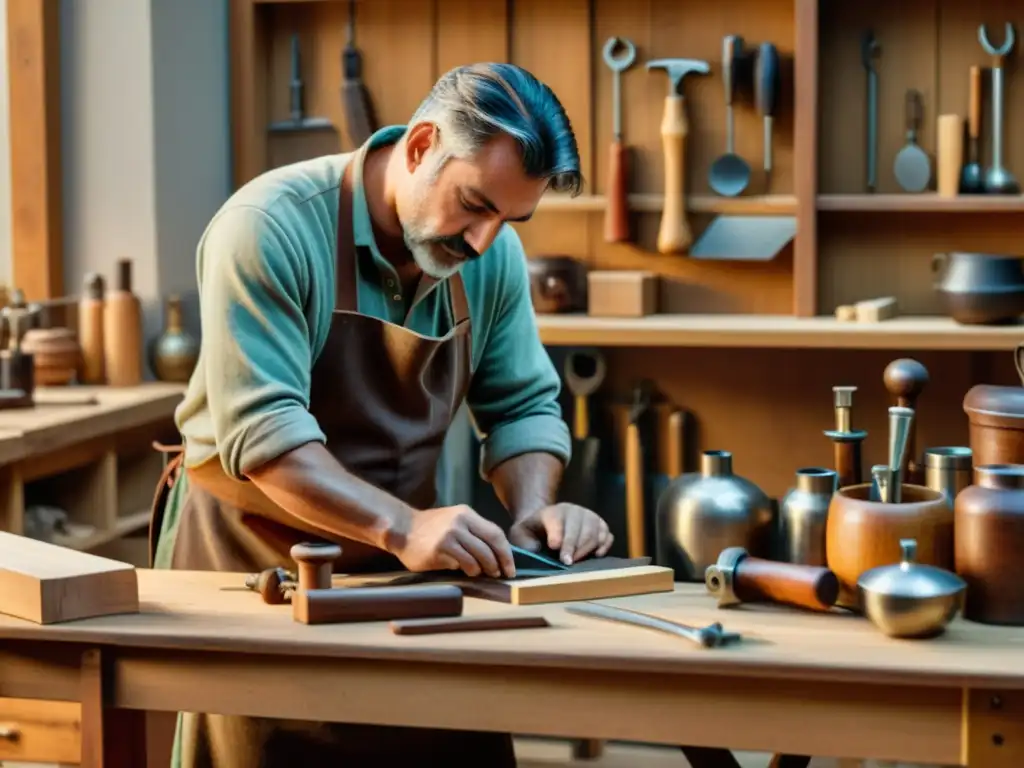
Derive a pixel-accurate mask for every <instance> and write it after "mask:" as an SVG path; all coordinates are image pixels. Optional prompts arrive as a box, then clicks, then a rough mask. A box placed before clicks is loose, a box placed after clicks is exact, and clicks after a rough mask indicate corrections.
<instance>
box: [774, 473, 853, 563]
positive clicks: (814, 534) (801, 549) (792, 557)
mask: <svg viewBox="0 0 1024 768" xmlns="http://www.w3.org/2000/svg"><path fill="white" fill-rule="evenodd" d="M838 482H839V475H838V473H837V472H836V471H835V470H834V469H826V468H824V467H805V468H803V469H798V470H797V471H796V486H795V487H793V488H790V490H789V492H788V493H787V494H786V495H785V496H784V497H783V498H782V502H781V503H780V504H779V548H780V553H779V554H780V557H779V559H780V560H783V561H785V562H787V563H799V564H801V565H820V566H824V565H825V564H826V559H825V528H826V525H825V524H826V523H827V521H828V505H829V503H830V502H831V501H832V494H833V493H835V491H836V488H837V487H838Z"/></svg>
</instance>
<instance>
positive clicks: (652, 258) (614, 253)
mask: <svg viewBox="0 0 1024 768" xmlns="http://www.w3.org/2000/svg"><path fill="white" fill-rule="evenodd" d="M801 5H802V3H801V2H799V1H795V0H725V1H724V2H704V3H697V2H693V3H685V4H681V3H679V2H678V1H677V0H644V1H638V0H557V2H555V1H553V0H514V2H509V1H508V0H431V2H423V1H422V0H374V1H373V2H359V3H357V8H358V10H357V14H356V25H355V26H356V45H357V47H358V48H359V50H360V51H361V52H362V56H363V75H364V77H363V79H364V82H365V84H366V86H367V88H368V91H369V93H370V96H371V98H372V100H373V103H374V106H375V108H376V112H377V116H378V122H379V123H380V124H391V123H404V122H406V121H407V120H408V118H409V116H410V115H411V113H412V111H413V110H414V109H415V107H416V106H417V105H418V104H419V102H420V100H421V99H422V98H423V97H424V96H425V95H426V93H427V91H428V89H429V88H430V86H431V85H432V84H433V82H434V81H435V79H436V78H437V76H439V75H440V74H441V73H443V72H444V71H446V70H448V69H449V68H450V67H452V66H455V65H458V64H465V63H472V62H476V61H484V60H492V61H512V62H514V63H517V64H521V65H523V66H524V67H526V68H528V69H530V70H531V71H532V72H534V73H535V74H536V75H537V76H538V77H540V78H541V79H542V80H544V81H546V82H548V83H549V84H550V85H551V86H552V87H553V88H554V90H555V91H556V93H557V94H558V95H559V97H560V99H561V100H562V101H563V103H564V105H565V107H566V109H567V111H568V113H569V116H570V118H571V119H572V122H573V126H574V128H575V130H576V134H577V138H578V141H579V146H580V151H581V155H582V159H583V164H584V172H585V175H586V177H587V180H588V184H587V189H586V191H585V195H586V196H587V197H585V198H584V199H583V200H582V201H578V204H573V203H572V201H564V200H561V201H557V200H556V201H552V200H545V201H544V202H543V203H542V207H541V209H540V211H539V212H538V214H537V215H536V216H535V217H534V219H533V220H532V221H531V222H530V223H529V224H524V225H517V230H518V231H519V232H520V234H521V236H522V238H523V241H524V244H525V245H526V249H527V252H528V255H529V256H530V257H536V256H541V255H552V254H564V255H568V256H571V257H573V258H575V259H577V260H580V261H583V262H585V263H586V264H587V265H588V266H589V267H591V268H598V269H642V270H648V271H651V272H654V273H656V274H658V275H659V276H660V277H661V285H662V289H661V306H660V311H661V312H665V313H707V314H775V315H790V314H792V313H793V312H794V305H795V303H796V302H795V301H794V286H795V285H796V284H797V280H796V278H795V275H794V253H793V248H792V247H787V248H785V249H784V250H783V251H782V252H781V253H780V254H779V255H778V256H777V257H776V258H774V259H772V260H770V261H766V262H760V263H758V262H737V261H719V262H708V261H699V260H694V259H690V258H687V257H686V256H677V255H663V254H659V253H657V251H656V247H655V238H656V235H657V229H658V224H659V217H660V207H659V206H660V196H661V194H662V192H663V188H664V181H663V172H664V167H663V161H662V144H661V137H660V135H659V127H660V122H661V116H662V110H663V100H664V98H665V95H666V92H667V89H668V88H667V86H668V83H667V78H666V76H665V74H664V73H661V72H648V71H647V70H646V68H645V67H644V66H643V64H644V62H646V61H648V60H650V59H654V58H659V57H686V58H695V59H703V60H706V61H708V62H710V63H711V64H712V73H711V75H710V76H698V75H693V76H690V77H689V78H688V79H687V80H686V82H685V85H684V87H683V90H684V92H685V96H686V103H687V114H688V118H689V131H690V132H689V137H688V140H687V164H686V194H687V196H688V198H689V209H690V222H691V225H692V227H693V229H694V233H695V235H699V233H700V232H701V231H702V229H703V228H704V227H705V226H706V225H707V224H708V223H709V222H710V220H711V219H712V218H713V214H716V213H722V212H723V211H724V210H725V208H724V206H727V205H733V204H735V208H736V210H741V212H745V213H752V214H755V213H764V212H767V211H770V210H771V209H778V208H780V207H781V208H784V209H787V210H794V211H795V210H796V209H797V208H798V206H802V205H804V203H803V202H800V201H798V200H797V199H796V197H795V196H796V195H797V194H798V190H799V188H800V186H801V184H802V183H803V179H804V177H802V176H800V175H799V173H798V171H797V168H798V167H800V166H799V163H798V161H797V158H798V155H800V152H801V147H799V146H797V145H796V142H795V141H794V134H795V133H796V132H797V126H796V120H795V116H794V105H795V103H796V102H797V101H799V100H800V99H798V95H797V93H796V86H795V73H794V63H793V61H794V53H795V50H796V48H797V34H798V27H799V25H798V20H797V18H796V12H797V9H798V8H799V7H800V6H801ZM348 6H349V3H347V2H284V1H281V0H278V2H266V1H264V0H259V1H258V2H255V1H254V0H232V3H231V9H232V19H231V28H232V41H233V43H232V54H231V55H232V68H233V71H234V72H235V73H237V74H236V77H235V80H234V89H233V93H232V114H233V118H232V130H233V142H234V148H233V149H234V157H235V176H234V183H235V184H236V185H240V184H242V183H244V182H245V181H247V180H248V179H251V178H253V177H254V176H256V175H257V174H259V173H260V172H262V171H264V170H266V169H267V168H270V167H273V166H274V165H277V164H280V163H282V162H287V161H288V160H290V159H297V157H301V156H312V155H315V154H320V153H324V152H336V151H346V150H349V149H352V148H353V145H352V142H351V141H350V140H349V138H348V136H347V126H346V121H345V114H344V108H343V102H342V99H341V97H340V93H341V87H342V73H341V51H342V49H343V48H344V46H345V41H346V22H347V21H348ZM820 17H821V21H820V40H819V42H818V46H817V56H818V59H819V71H818V77H819V82H818V90H817V94H816V95H815V94H810V95H809V94H807V93H804V94H803V95H802V96H801V98H803V99H804V101H803V103H805V104H811V105H812V106H813V105H814V104H815V101H816V102H817V109H816V111H817V119H818V121H819V125H820V127H819V134H818V153H817V165H816V168H815V171H814V172H815V173H816V175H817V184H818V185H819V187H820V189H819V192H820V193H821V195H822V196H821V197H820V198H818V199H817V200H815V199H811V200H810V201H809V203H808V204H809V205H810V208H809V213H808V214H807V215H809V217H810V220H811V221H812V222H816V224H817V246H816V253H815V255H816V265H817V272H816V277H815V278H814V282H813V284H812V285H813V288H814V290H812V293H816V295H815V296H814V298H815V299H816V311H817V312H818V313H819V314H823V315H827V314H831V313H832V312H833V311H834V310H835V308H836V307H837V306H838V305H840V304H846V303H850V302H851V301H856V300H861V299H865V298H870V297H875V296H884V295H895V296H896V297H897V298H898V300H899V304H900V308H901V311H903V312H905V313H908V314H926V315H927V314H937V313H938V312H939V307H938V306H937V303H936V299H935V297H934V290H933V277H932V274H931V271H930V270H931V259H932V254H933V253H935V252H937V251H945V250H952V249H957V248H959V249H965V250H980V251H986V250H991V251H994V252H1000V251H1002V252H1018V253H1019V252H1021V239H1020V235H1019V232H1020V226H1021V223H1022V221H1024V209H1022V208H1020V207H1018V208H1016V209H1013V208H1012V207H1009V206H1008V207H1007V209H1006V210H1005V211H993V210H990V211H986V212H984V213H971V212H967V211H958V212H956V213H955V214H951V213H949V211H948V210H945V209H943V208H941V207H939V206H930V207H929V206H924V205H922V206H920V209H919V210H910V209H908V212H907V213H901V214H899V215H895V214H893V213H892V212H889V211H880V210H879V209H878V206H877V205H876V207H875V210H857V209H856V207H855V206H852V204H851V202H850V200H851V196H852V195H854V193H858V194H859V193H862V192H864V191H865V190H864V187H863V169H864V162H865V154H864V153H865V149H864V145H865V137H864V122H865V106H864V105H865V103H866V98H865V72H864V69H863V67H862V64H861V57H860V49H859V46H860V41H861V36H862V33H863V32H864V31H865V29H867V28H869V27H870V28H872V29H874V31H875V34H876V37H877V38H878V39H879V41H880V42H881V45H882V53H881V56H880V59H879V62H878V70H879V76H880V83H881V87H880V116H881V121H880V135H879V179H880V192H886V191H893V190H894V184H895V182H894V180H893V175H892V174H893V172H892V164H893V156H894V155H895V153H896V152H897V150H898V149H899V147H901V146H902V145H903V144H904V142H905V133H904V130H903V125H902V116H903V111H902V110H903V99H904V92H905V90H906V88H908V87H914V88H917V89H919V90H920V91H921V92H922V93H923V95H924V106H925V119H924V126H925V128H924V130H923V131H922V133H921V136H920V142H921V145H922V147H923V148H924V149H925V151H926V152H928V153H929V154H930V155H932V162H933V163H934V152H935V130H934V122H935V117H936V115H937V113H939V112H947V111H948V112H957V113H959V114H961V115H965V114H966V108H967V105H966V87H967V76H968V67H969V66H970V65H971V64H979V65H982V66H988V65H989V64H990V61H989V57H987V56H986V55H985V53H984V51H983V50H982V49H981V48H980V47H979V45H978V38H977V26H978V24H979V23H981V22H987V23H988V24H991V25H994V26H993V29H995V28H996V26H995V25H998V28H999V29H1000V31H1001V26H1002V24H1003V23H1004V22H1005V21H1013V22H1015V23H1016V24H1017V25H1018V28H1022V27H1024V9H1022V7H1021V6H1020V5H1019V3H1018V4H1014V3H1013V2H1012V0H978V1H977V2H972V3H964V2H958V1H957V0H907V2H901V3H894V2H892V1H891V0H889V1H888V2H885V1H884V0H865V2H862V3H856V4H850V3H846V4H837V3H826V2H822V3H820ZM725 34H736V35H740V36H742V37H743V38H744V39H745V41H746V43H747V45H748V46H755V45H757V44H758V43H760V42H763V41H770V42H772V43H774V44H775V46H776V47H777V48H778V50H779V53H780V56H781V63H782V83H783V88H782V92H781V94H780V103H779V108H778V112H777V116H776V119H775V121H774V129H773V143H774V172H773V174H772V176H771V179H770V181H768V182H766V179H765V175H764V174H763V172H762V170H761V167H762V140H763V139H762V137H763V130H762V119H761V116H760V115H759V114H758V113H757V111H756V110H755V109H754V106H753V104H752V103H751V98H750V93H749V91H741V92H740V94H739V96H738V100H737V105H736V113H735V120H736V123H735V138H736V151H737V152H738V153H739V154H740V155H742V156H743V157H744V158H745V159H746V160H747V161H748V163H749V164H750V166H751V168H752V178H751V183H750V187H749V189H748V193H747V194H745V195H744V196H743V197H742V198H737V199H736V200H735V201H732V202H730V201H728V200H726V201H724V202H723V200H722V198H719V197H717V196H713V195H712V194H711V190H710V188H709V184H708V171H709V168H710V165H711V163H712V162H713V160H714V159H715V158H716V157H717V156H718V155H720V154H721V153H722V152H723V151H724V149H725V105H724V100H723V96H722V83H721V78H720V76H719V75H718V74H717V73H716V71H715V68H716V67H717V66H718V64H719V63H720V61H721V45H722V36H723V35H725ZM293 35H298V39H299V41H300V50H301V75H302V79H303V81H304V88H305V111H306V114H307V115H308V116H320V117H324V118H326V119H327V121H328V122H330V123H331V124H333V126H334V127H335V129H336V130H334V131H318V132H315V133H308V134H307V135H305V136H295V135H285V134H275V133H273V132H270V131H268V125H269V124H270V123H271V122H272V121H274V120H282V119H285V118H287V116H288V108H289V107H288V95H289V91H288V84H289V81H290V78H291V70H290V51H291V39H292V36H293ZM613 35H619V36H625V37H628V38H630V39H631V40H632V41H633V42H634V43H635V44H636V45H637V48H638V57H637V63H636V65H634V67H632V68H631V69H630V70H628V71H627V72H625V73H624V75H623V80H622V100H623V127H624V141H625V143H626V144H627V145H629V146H630V147H631V148H632V174H631V179H630V184H629V188H630V192H631V193H632V194H633V195H634V196H637V197H638V198H639V199H640V204H639V205H636V206H634V208H635V210H636V213H635V230H636V231H635V238H634V242H633V243H629V244H621V243H607V242H605V238H604V234H603V227H604V220H603V219H604V217H603V206H602V205H601V204H600V203H599V202H595V198H593V197H590V196H595V195H603V194H605V193H606V192H607V180H608V160H607V158H608V147H609V144H610V142H611V138H612V137H611V132H612V130H611V129H612V114H611V77H612V75H611V72H610V71H609V69H608V68H607V67H606V66H605V64H604V62H603V61H602V59H601V49H602V47H603V45H604V41H605V40H606V39H607V38H609V37H611V36H613ZM1017 80H1020V78H1015V77H1014V74H1013V73H1012V72H1011V73H1009V74H1008V79H1007V84H1008V94H1007V96H1008V102H1007V109H1006V136H1007V137H1013V136H1015V135H1020V134H1021V132H1022V131H1024V98H1021V89H1022V88H1024V83H1022V82H1016V81H1017ZM812 90H813V89H812ZM987 119H988V118H987V112H986V116H985V118H984V119H983V124H984V123H986V122H987ZM1011 141H1012V139H1011ZM984 143H986V142H983V144H984ZM986 151H988V150H986ZM1006 160H1007V163H1008V164H1009V165H1010V167H1011V168H1012V169H1013V170H1014V172H1015V173H1016V174H1017V175H1018V177H1019V178H1021V177H1024V151H1022V150H1021V149H1020V148H1016V149H1014V148H1013V147H1011V146H1008V147H1007V150H1006ZM812 198H813V193H812ZM730 210H731V209H730ZM734 212H735V211H734ZM799 215H804V214H803V213H801V214H799ZM799 236H800V235H799V234H798V237H799ZM811 237H812V239H813V237H814V236H813V234H812V236H811ZM604 353H605V356H606V358H607V361H608V369H609V375H608V379H607V381H606V383H605V385H604V386H603V387H602V389H601V391H600V393H599V395H598V397H597V398H596V402H595V405H594V408H595V410H596V411H597V415H596V416H595V418H594V421H595V424H597V425H598V426H599V427H600V428H601V432H602V435H603V437H604V438H605V439H607V440H610V441H612V442H613V443H614V444H615V445H616V446H618V445H621V432H622V422H623V419H624V415H625V408H626V406H625V403H626V402H627V401H628V396H629V390H630V388H631V387H632V386H633V385H634V384H635V383H636V381H637V380H639V379H641V378H650V379H652V380H653V381H654V383H655V385H656V387H657V390H658V392H659V395H660V399H661V401H662V403H663V404H662V406H659V409H658V410H659V412H660V413H661V423H660V428H658V429H657V431H656V432H652V433H651V434H649V435H647V436H646V438H645V441H646V442H648V443H649V444H650V445H653V446H656V447H658V450H657V451H656V453H657V454H658V456H657V457H656V464H658V465H660V464H662V457H663V456H664V453H665V451H663V450H660V448H661V446H662V445H663V443H664V442H665V429H664V416H665V413H667V411H668V409H669V408H670V407H680V408H685V409H687V410H689V411H691V412H692V413H693V416H694V424H695V429H694V431H693V432H692V434H691V436H690V440H691V450H690V456H691V462H690V468H694V465H693V458H694V457H695V455H696V452H697V451H698V450H700V449H725V450H731V451H733V452H734V454H735V456H736V470H737V472H739V473H740V474H743V475H745V476H747V477H749V478H750V479H751V480H753V481H755V482H757V483H759V484H760V485H762V487H764V489H765V490H766V491H767V492H768V493H770V494H773V495H776V496H778V495H781V494H782V493H783V492H784V491H785V490H786V488H787V487H788V485H790V484H791V482H792V478H793V473H794V471H795V470H796V469H797V468H798V467H801V466H813V465H822V464H825V465H828V464H830V463H831V461H832V455H831V445H830V443H829V441H828V440H827V439H826V438H825V437H824V436H823V435H822V430H824V429H827V428H829V427H830V425H831V423H832V411H831V405H832V392H831V387H832V386H833V385H836V384H853V385H857V386H858V387H860V391H859V392H858V394H857V400H856V413H857V416H856V418H857V419H858V422H859V424H860V426H862V427H863V428H865V429H867V430H868V431H869V433H870V436H869V438H868V441H867V444H866V446H865V465H869V464H870V463H871V462H873V461H877V460H879V459H880V458H881V457H882V455H883V453H884V450H885V447H884V446H885V443H886V438H885V435H886V424H885V419H886V406H887V405H889V396H888V394H887V393H886V392H885V390H884V387H883V386H882V371H883V369H884V367H885V365H886V363H887V362H888V361H889V360H891V359H893V358H895V357H900V356H903V355H904V354H907V355H912V356H914V357H916V358H917V359H919V360H921V362H923V363H924V364H925V365H926V366H927V367H928V368H929V370H930V372H931V377H932V378H931V383H930V384H929V385H928V388H927V389H926V390H925V393H924V394H923V396H922V398H921V401H920V412H919V423H920V432H919V438H918V444H919V446H921V447H922V448H923V447H926V446H929V445H937V444H954V445H956V444H965V443H966V441H967V426H966V419H965V417H964V414H963V411H962V407H961V404H962V399H963V396H964V394H965V392H966V391H967V389H968V388H969V387H970V386H971V385H972V384H973V383H975V382H978V381H985V382H989V383H1003V384H1011V383H1014V381H1015V375H1014V373H1013V369H1012V364H1011V363H1010V362H1009V360H1008V355H1006V354H1004V353H998V354H997V353H989V352H927V353H920V354H918V353H916V352H915V351H914V350H912V349H908V350H895V351H877V350H876V351H844V350H830V349H821V350H803V349H790V350H775V349H750V350H744V349H729V350H720V349H680V348H610V349H606V350H604ZM556 357H557V353H556ZM566 406H567V413H570V412H571V411H570V410H569V407H570V406H571V404H570V403H569V402H568V401H566ZM460 439H464V438H460ZM465 471H466V472H473V471H475V464H474V463H473V462H472V461H470V462H469V463H468V464H467V465H466V467H465ZM620 471H621V470H620ZM447 476H448V478H449V479H451V478H452V477H453V474H452V472H451V471H449V472H448V475H447Z"/></svg>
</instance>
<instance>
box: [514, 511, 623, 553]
mask: <svg viewBox="0 0 1024 768" xmlns="http://www.w3.org/2000/svg"><path fill="white" fill-rule="evenodd" d="M508 537H509V540H510V541H511V542H512V543H513V544H515V545H517V546H520V547H522V548H523V549H528V550H530V551H531V552H536V551H538V550H540V549H543V548H544V547H545V546H547V547H548V549H552V550H557V551H558V559H559V560H561V561H562V562H563V563H565V564H566V565H572V564H573V563H575V562H576V561H577V560H582V559H583V558H584V557H587V556H588V555H590V554H594V555H596V556H597V557H603V556H604V555H606V554H608V550H609V549H611V546H612V542H613V541H614V540H615V537H614V536H612V534H611V531H609V530H608V523H606V522H605V521H604V520H602V519H601V517H600V516H599V515H597V513H595V512H591V511H590V510H589V509H586V508H584V507H578V506H576V505H575V504H552V505H551V506H549V507H544V508H543V509H541V510H538V511H537V512H534V513H533V514H531V515H528V516H527V517H523V518H521V519H519V520H517V521H516V522H515V524H514V525H513V526H512V528H511V529H509V532H508Z"/></svg>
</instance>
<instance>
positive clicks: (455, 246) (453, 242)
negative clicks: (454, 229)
mask: <svg viewBox="0 0 1024 768" xmlns="http://www.w3.org/2000/svg"><path fill="white" fill-rule="evenodd" d="M426 244H427V245H440V246H444V247H445V248H448V249H449V250H451V251H454V252H455V253H457V254H458V255H459V256H461V257H462V258H464V259H466V260H470V259H478V258H480V254H479V253H477V251H476V249H475V248H473V246H471V245H470V244H469V243H467V242H466V240H465V238H463V237H462V235H444V236H443V237H432V238H430V239H429V240H427V241H426Z"/></svg>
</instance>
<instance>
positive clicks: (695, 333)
mask: <svg viewBox="0 0 1024 768" xmlns="http://www.w3.org/2000/svg"><path fill="white" fill-rule="evenodd" d="M537 327H538V329H539V330H540V337H541V340H542V341H543V342H544V343H545V344H548V345H551V346H600V347H715V348H736V347H739V348H744V349H754V348H760V349H865V350H869V349H873V350H893V351H896V352H903V351H905V350H908V349H914V350H955V351H973V352H983V351H1008V350H1012V349H1014V348H1015V347H1016V346H1017V344H1019V343H1020V342H1021V329H1020V328H1019V327H1017V326H1010V327H1007V326H1001V327H1000V326H984V325H974V326H968V325H957V324H956V323H954V322H953V321H952V320H948V319H946V318H941V317H935V318H897V319H895V320H890V321H886V322H883V323H852V322H850V323H847V322H839V321H837V320H835V319H833V318H828V317H812V318H799V317H780V316H778V315H652V316H650V317H642V318H597V317H587V316H586V315H538V316H537Z"/></svg>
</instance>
